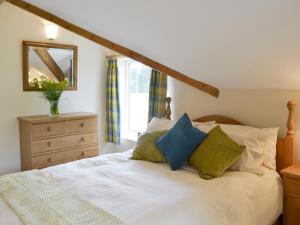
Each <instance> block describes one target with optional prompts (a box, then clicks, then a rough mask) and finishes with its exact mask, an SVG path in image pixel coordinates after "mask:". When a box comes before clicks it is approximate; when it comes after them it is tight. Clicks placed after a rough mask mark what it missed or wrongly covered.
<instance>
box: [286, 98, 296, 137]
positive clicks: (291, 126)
mask: <svg viewBox="0 0 300 225" xmlns="http://www.w3.org/2000/svg"><path fill="white" fill-rule="evenodd" d="M287 107H288V109H289V118H288V121H287V129H288V131H287V135H295V133H296V131H295V111H296V103H295V101H292V100H291V101H289V102H288V103H287Z"/></svg>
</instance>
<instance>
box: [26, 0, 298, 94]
mask: <svg viewBox="0 0 300 225" xmlns="http://www.w3.org/2000/svg"><path fill="white" fill-rule="evenodd" d="M27 2H29V3H32V4H34V5H36V6H38V7H41V8H43V9H44V10H47V11H49V12H50V13H53V14H55V15H57V16H59V17H62V18H64V19H66V20H68V21H70V22H72V23H75V24H76V25H79V26H81V27H83V28H85V29H88V30H90V31H92V32H94V33H96V34H98V35H100V36H102V37H104V38H107V39H110V40H112V41H114V42H116V43H119V44H121V45H124V46H126V47H128V48H130V49H132V50H135V51H137V52H139V53H141V54H143V55H145V56H147V57H150V58H153V59H155V60H157V61H158V62H160V63H163V64H165V65H167V66H169V67H171V68H174V69H176V70H178V71H180V72H183V73H185V74H187V75H189V76H191V77H193V78H195V79H198V80H201V81H204V82H206V83H209V84H212V85H214V86H216V87H218V88H264V89H265V88H267V89H269V88H272V89H299V88H300V13H299V9H300V1H299V0H284V1H283V0H264V1H261V0H226V1H220V0H185V1H182V0H151V1H146V0H126V1H124V0H123V1H121V0H120V1H107V0H86V1H82V0H64V1H59V0H27Z"/></svg>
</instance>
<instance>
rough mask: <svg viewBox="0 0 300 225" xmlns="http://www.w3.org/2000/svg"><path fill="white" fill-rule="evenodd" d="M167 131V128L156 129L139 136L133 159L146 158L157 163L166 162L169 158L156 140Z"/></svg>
mask: <svg viewBox="0 0 300 225" xmlns="http://www.w3.org/2000/svg"><path fill="white" fill-rule="evenodd" d="M165 133H167V131H166V130H164V131H154V132H151V133H144V134H142V135H141V136H139V138H138V141H137V143H136V146H135V149H134V151H133V153H132V157H131V159H135V160H145V161H150V162H155V163H166V162H167V160H166V159H165V157H164V156H163V154H162V153H161V152H160V151H159V149H158V148H157V147H156V146H155V141H156V140H157V139H159V138H160V137H161V136H163V135H164V134H165Z"/></svg>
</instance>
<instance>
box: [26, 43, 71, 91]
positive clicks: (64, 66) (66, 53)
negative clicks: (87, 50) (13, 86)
mask: <svg viewBox="0 0 300 225" xmlns="http://www.w3.org/2000/svg"><path fill="white" fill-rule="evenodd" d="M24 51H25V52H24V55H25V57H24V58H25V61H24V63H25V66H24V68H25V71H24V81H26V82H24V85H25V86H24V90H40V89H41V87H40V82H39V81H40V80H41V79H42V78H46V79H48V80H54V81H56V82H59V81H63V80H66V81H67V82H68V87H67V90H76V83H77V74H76V72H77V68H76V67H77V60H76V59H77V47H76V46H66V45H57V44H55V45H54V44H46V43H44V44H43V43H33V42H31V43H29V42H24Z"/></svg>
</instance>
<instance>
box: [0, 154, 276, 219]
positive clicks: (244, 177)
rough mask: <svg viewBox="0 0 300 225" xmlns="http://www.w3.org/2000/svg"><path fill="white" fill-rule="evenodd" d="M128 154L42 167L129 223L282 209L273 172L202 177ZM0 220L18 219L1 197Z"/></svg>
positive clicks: (269, 214)
mask: <svg viewBox="0 0 300 225" xmlns="http://www.w3.org/2000/svg"><path fill="white" fill-rule="evenodd" d="M130 155H131V151H127V152H124V153H116V154H107V155H102V156H99V157H95V158H90V159H83V160H80V161H76V162H71V163H67V164H63V165H58V166H53V167H49V168H46V169H43V170H41V172H42V173H44V174H45V175H46V176H49V177H51V178H53V179H55V180H56V181H57V182H58V183H60V184H61V185H62V186H63V187H64V188H65V189H66V190H68V191H71V192H74V193H76V194H77V195H79V196H81V197H82V198H83V199H85V200H87V201H89V202H91V203H93V204H95V205H97V206H99V207H101V208H102V209H104V210H106V211H107V212H109V213H110V214H112V215H114V216H116V217H118V218H119V219H121V220H122V221H124V222H125V223H127V224H128V225H169V224H172V225H186V224H188V225H253V224H256V225H271V224H273V223H274V222H275V220H276V219H277V217H278V216H279V215H280V214H281V212H282V180H281V178H280V176H279V174H278V173H277V172H276V171H273V170H270V169H267V168H264V175H261V176H258V175H255V174H250V173H245V172H232V171H228V172H226V173H225V174H224V176H222V177H221V178H217V179H213V180H203V179H201V178H200V177H199V176H198V174H197V172H196V171H195V170H193V169H192V168H190V167H188V166H185V167H184V168H183V169H181V170H178V171H172V170H170V168H169V166H168V165H167V164H155V163H150V162H145V161H134V160H129V159H128V158H129V157H130ZM0 224H5V225H21V224H22V223H21V221H20V220H19V219H18V218H17V216H16V215H15V214H14V212H13V211H12V210H11V209H10V208H9V206H8V205H7V204H6V203H5V202H4V200H3V199H1V198H0Z"/></svg>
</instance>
